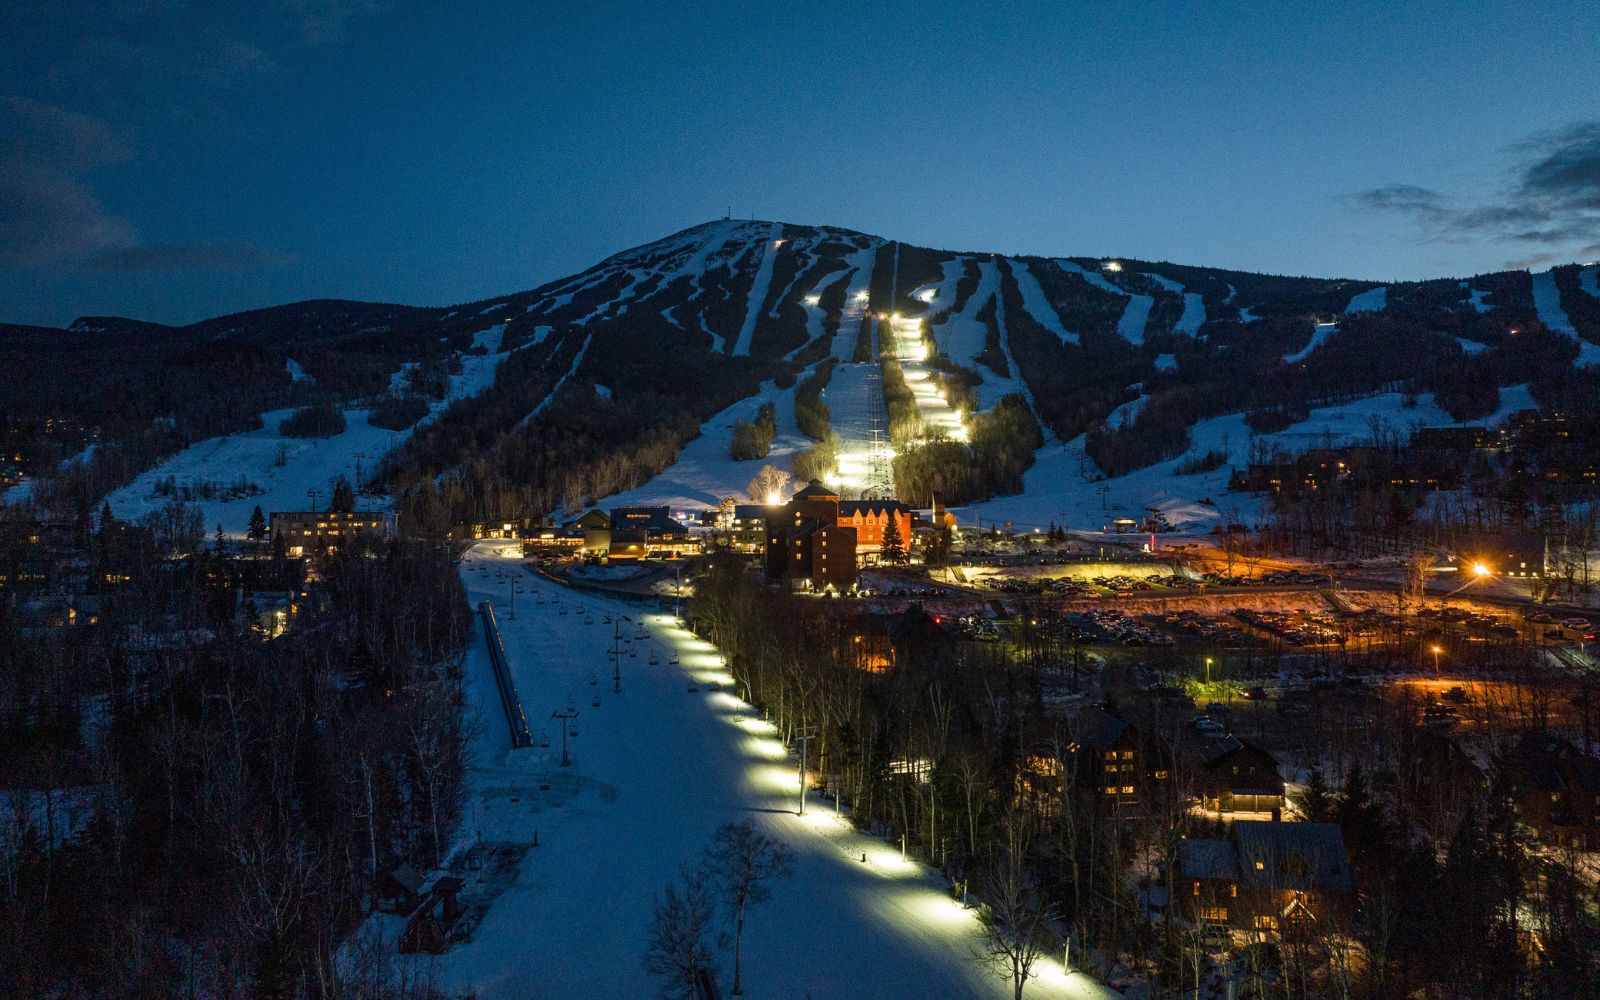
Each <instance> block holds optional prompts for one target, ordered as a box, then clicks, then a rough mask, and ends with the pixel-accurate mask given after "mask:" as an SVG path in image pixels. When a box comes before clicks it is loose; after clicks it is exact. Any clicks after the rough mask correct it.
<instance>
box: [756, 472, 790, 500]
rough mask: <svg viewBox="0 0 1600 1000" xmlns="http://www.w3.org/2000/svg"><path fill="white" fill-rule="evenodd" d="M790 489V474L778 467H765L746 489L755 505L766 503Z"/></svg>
mask: <svg viewBox="0 0 1600 1000" xmlns="http://www.w3.org/2000/svg"><path fill="white" fill-rule="evenodd" d="M788 488H789V473H788V472H786V471H784V470H783V469H780V468H778V467H777V466H776V465H763V466H762V467H761V471H760V472H757V473H756V477H755V478H754V479H752V480H750V484H749V485H748V486H746V487H745V489H746V491H747V492H748V493H749V494H750V499H751V501H752V502H754V503H766V502H767V501H768V500H770V499H771V498H772V497H773V496H774V495H781V494H782V493H783V491H784V490H786V489H788Z"/></svg>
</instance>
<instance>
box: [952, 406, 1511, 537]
mask: <svg viewBox="0 0 1600 1000" xmlns="http://www.w3.org/2000/svg"><path fill="white" fill-rule="evenodd" d="M1141 402H1142V400H1135V401H1133V402H1132V403H1128V404H1124V407H1123V408H1122V410H1121V411H1119V412H1122V411H1129V412H1131V410H1132V409H1133V408H1135V407H1137V406H1138V405H1140V404H1141ZM1403 402H1404V397H1402V396H1401V395H1400V394H1399V393H1385V394H1383V395H1379V396H1373V397H1371V398H1369V399H1362V400H1356V401H1354V402H1351V403H1342V404H1340V405H1338V406H1328V407H1322V408H1320V409H1316V410H1313V411H1311V415H1310V416H1309V417H1308V418H1307V419H1306V420H1304V421H1302V422H1300V423H1298V424H1295V425H1294V426H1292V427H1290V428H1288V429H1287V430H1284V431H1281V432H1279V433H1277V434H1271V435H1265V437H1266V439H1267V440H1269V441H1272V442H1275V443H1277V444H1279V445H1282V446H1283V447H1284V448H1285V449H1288V450H1290V451H1295V452H1301V451H1305V450H1306V449H1308V448H1314V447H1322V446H1325V445H1329V446H1337V445H1340V444H1345V443H1350V442H1354V441H1359V440H1360V439H1362V438H1365V437H1367V436H1369V435H1370V434H1371V432H1372V421H1373V420H1374V419H1376V420H1381V421H1383V422H1385V423H1386V424H1387V425H1388V426H1389V427H1391V428H1400V429H1409V428H1411V427H1412V426H1430V427H1432V426H1448V425H1451V424H1453V423H1455V421H1453V420H1451V419H1450V415H1449V414H1448V413H1445V412H1444V411H1443V410H1441V409H1439V407H1437V406H1436V405H1434V402H1433V397H1432V396H1431V395H1424V396H1422V397H1421V398H1420V399H1419V400H1418V402H1417V405H1416V406H1414V407H1411V408H1409V409H1408V408H1407V407H1405V406H1404V405H1403ZM1533 406H1534V402H1533V399H1532V397H1531V396H1530V395H1529V393H1528V387H1527V386H1525V385H1518V386H1509V387H1507V388H1504V389H1501V390H1500V408H1499V409H1498V410H1497V411H1496V412H1495V413H1494V414H1493V415H1492V416H1490V417H1488V418H1486V419H1485V420H1484V421H1477V422H1486V423H1497V422H1499V421H1502V420H1504V419H1506V417H1508V416H1510V415H1511V414H1512V413H1515V412H1516V411H1517V410H1525V409H1530V408H1532V407H1533ZM1114 419H1115V417H1114ZM1189 439H1190V447H1189V450H1188V451H1187V452H1185V453H1184V454H1183V455H1182V456H1179V457H1178V458H1175V459H1172V460H1170V461H1166V462H1158V463H1156V464H1155V465H1152V466H1149V467H1148V468H1144V469H1139V470H1137V471H1135V472H1131V473H1129V474H1128V475H1125V476H1121V477H1118V478H1116V479H1105V480H1101V479H1100V478H1099V472H1098V469H1097V468H1096V467H1095V465H1094V462H1093V461H1092V460H1090V459H1089V458H1088V457H1087V456H1086V455H1085V454H1084V451H1083V437H1082V436H1081V435H1080V436H1079V437H1077V438H1074V439H1073V440H1072V441H1070V442H1067V443H1066V444H1047V445H1046V446H1045V447H1043V448H1041V449H1040V450H1039V452H1038V454H1037V457H1036V460H1035V462H1034V465H1033V467H1032V468H1031V469H1029V470H1028V471H1027V473H1026V474H1025V475H1024V476H1023V491H1022V492H1021V493H1019V494H1016V495H1014V496H1008V497H999V498H997V499H994V500H990V501H987V502H985V503H981V504H975V505H973V506H972V507H967V508H962V509H958V510H956V511H955V513H956V514H957V516H959V517H960V518H961V523H962V524H963V525H971V524H975V522H976V520H977V519H978V518H980V517H981V518H982V519H983V521H984V522H985V523H987V524H995V523H999V522H1004V521H1011V522H1012V523H1013V525H1014V526H1015V527H1016V528H1018V529H1022V530H1028V529H1032V528H1045V527H1048V526H1049V525H1050V524H1052V523H1054V524H1058V525H1064V526H1066V527H1068V528H1070V529H1072V530H1075V531H1081V530H1090V531H1093V530H1098V529H1099V528H1101V527H1102V526H1103V525H1104V523H1105V522H1106V520H1108V518H1109V517H1119V516H1126V517H1134V518H1139V517H1143V516H1144V514H1145V512H1146V510H1147V509H1150V508H1154V509H1156V510H1160V511H1162V512H1163V513H1164V514H1165V515H1166V517H1167V519H1168V521H1169V522H1170V523H1171V524H1172V525H1173V527H1174V528H1177V529H1179V530H1181V531H1187V532H1195V531H1209V530H1210V529H1211V527H1212V526H1213V525H1215V524H1217V523H1219V522H1220V521H1221V520H1222V519H1223V517H1224V516H1232V517H1235V518H1237V519H1239V520H1242V521H1244V522H1245V523H1255V522H1256V521H1257V520H1258V519H1259V517H1260V515H1261V507H1260V505H1261V501H1260V500H1259V499H1258V498H1255V497H1251V496H1247V495H1243V494H1236V493H1229V492H1228V478H1229V475H1230V472H1231V469H1230V467H1231V466H1238V467H1240V468H1242V467H1244V466H1245V465H1246V464H1248V462H1249V448H1250V440H1251V431H1250V428H1249V427H1248V426H1247V425H1246V424H1245V422H1244V415H1243V414H1239V413H1235V414H1229V415H1227V416H1222V417H1214V418H1212V419H1209V420H1202V421H1200V423H1198V424H1196V425H1195V426H1194V427H1193V428H1192V429H1191V430H1190V432H1189ZM1210 451H1225V452H1226V453H1227V454H1228V462H1227V463H1225V464H1224V465H1223V466H1222V467H1221V468H1218V469H1216V470H1213V471H1211V472H1206V473H1200V474H1196V475H1188V476H1182V475H1179V474H1178V473H1177V466H1178V465H1180V464H1181V463H1182V462H1183V461H1184V460H1185V459H1187V458H1192V457H1194V456H1198V455H1204V454H1206V453H1207V452H1210ZM1101 487H1105V488H1106V493H1105V494H1104V495H1102V494H1101V493H1100V489H1101ZM1201 500H1211V501H1212V503H1210V504H1205V503H1201V502H1200V501H1201Z"/></svg>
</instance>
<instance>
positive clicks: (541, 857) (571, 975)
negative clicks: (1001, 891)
mask: <svg viewBox="0 0 1600 1000" xmlns="http://www.w3.org/2000/svg"><path fill="white" fill-rule="evenodd" d="M462 575H463V577H464V578H465V582H466V585H467V590H468V596H469V599H470V600H471V601H472V602H473V604H474V606H476V602H478V601H479V600H483V599H488V600H491V601H493V602H494V605H495V611H496V615H497V617H498V619H499V622H500V626H501V629H502V637H503V640H504V643H505V647H506V650H507V653H508V655H509V658H510V663H511V671H512V675H513V679H514V681H515V683H516V686H517V691H518V695H519V696H520V698H521V701H522V703H523V705H524V706H525V708H526V711H527V716H528V718H529V720H530V722H531V724H532V728H533V730H534V731H535V733H538V732H539V731H540V730H541V729H543V730H544V732H543V734H542V735H543V737H544V739H543V740H540V739H536V740H535V745H534V746H533V747H531V748H527V749H519V750H511V749H509V745H508V744H509V740H508V736H507V731H506V726H505V725H504V723H503V721H502V717H501V716H500V715H498V714H496V713H499V712H500V705H499V701H498V697H499V696H498V694H497V692H496V690H495V688H494V680H493V678H492V675H491V674H490V671H489V665H488V659H487V653H486V650H485V647H484V643H483V639H482V636H481V632H479V633H477V634H476V636H475V641H474V644H473V646H472V648H471V650H470V651H469V654H468V661H467V684H468V689H469V694H470V697H471V701H472V703H473V705H474V707H476V708H478V709H480V710H481V711H482V713H483V716H484V723H485V724H484V725H483V726H481V727H479V735H478V736H477V738H476V743H475V747H474V749H475V751H476V758H475V759H476V764H475V766H474V768H473V771H472V774H471V783H472V786H473V787H472V789H471V792H470V799H469V805H468V807H467V812H468V814H469V815H471V816H473V817H474V820H475V826H474V830H481V831H482V836H483V839H484V840H485V841H491V842H522V843H529V842H531V841H532V839H533V837H534V835H535V833H537V835H538V840H539V846H538V847H537V848H533V849H532V850H530V851H529V853H528V854H527V855H526V857H525V858H524V859H523V861H522V863H521V868H520V871H519V872H518V874H517V876H516V879H515V882H514V884H512V885H511V886H510V887H509V889H508V890H507V891H506V892H505V893H504V894H503V895H501V896H500V897H499V898H498V899H497V900H496V901H495V902H494V903H493V905H492V906H491V907H490V908H489V910H488V913H487V915H486V916H485V918H484V920H483V922H482V923H481V924H480V925H479V926H478V928H477V929H476V931H475V932H474V934H473V937H472V940H470V941H468V942H465V943H462V944H459V945H456V946H454V947H452V948H451V950H450V951H449V952H447V953H446V954H445V955H443V956H442V957H440V958H437V959H427V961H429V962H432V963H435V966H434V967H435V968H436V969H438V971H439V974H440V977H441V979H442V982H441V985H442V986H444V987H445V988H446V989H453V990H461V989H465V988H467V987H469V986H471V987H474V988H475V989H476V991H477V993H478V995H479V996H482V997H484V998H486V1000H490V998H502V997H504V998H510V997H520V996H527V995H539V996H552V997H566V996H607V997H643V996H649V995H652V994H654V992H655V991H656V987H657V985H658V984H657V982H656V981H655V980H653V979H652V978H651V977H650V976H649V975H648V974H647V973H645V972H644V970H643V969H642V968H641V967H640V963H639V960H640V957H641V956H642V955H643V954H644V951H645V946H646V937H647V928H648V924H649V920H650V915H651V912H652V910H653V908H654V906H655V902H656V899H657V897H658V894H659V893H660V891H661V889H662V887H664V886H665V885H667V884H668V883H669V882H671V881H672V880H673V879H674V878H676V876H677V871H678V866H679V864H680V863H682V862H693V861H695V860H696V859H697V858H698V857H699V856H700V854H701V852H702V851H703V850H704V848H705V847H706V845H707V844H709V843H710V841H711V837H712V834H713V832H714V831H715V830H716V828H717V827H718V826H719V825H721V824H723V823H729V822H739V821H743V820H747V819H748V820H751V821H752V822H754V823H755V824H756V826H757V827H758V828H759V829H760V830H761V831H762V832H764V833H766V834H768V835H769V836H772V837H775V838H777V839H780V840H782V841H783V842H785V843H787V844H788V845H789V846H790V847H791V848H792V849H794V851H795V852H796V858H795V866H794V874H793V876H792V877H791V878H788V879H784V880H781V881H778V882H775V883H774V884H773V886H772V889H773V896H772V900H771V902H769V903H767V904H766V905H764V906H761V907H759V908H757V909H754V910H752V911H751V912H750V914H749V916H748V918H747V921H746V925H745V933H744V955H743V970H744V981H745V989H746V993H747V995H749V996H751V997H758V998H759V997H803V996H808V995H809V996H813V997H860V996H872V997H887V998H900V997H904V998H912V997H949V998H974V1000H988V998H994V1000H1000V998H1002V997H1009V996H1011V987H1010V985H1009V984H1008V983H1006V982H1003V981H1001V980H1000V979H997V978H995V977H993V976H991V975H989V974H988V973H986V972H985V971H984V970H983V969H981V968H980V967H979V966H978V965H977V964H976V963H975V962H974V961H973V960H972V958H971V954H972V949H973V948H974V947H976V946H977V944H978V941H979V938H978V933H979V925H978V921H977V917H976V915H975V913H974V912H973V911H972V910H970V909H965V908H963V907H962V906H961V905H960V904H959V903H958V902H956V901H955V900H954V899H952V898H951V896H950V894H949V893H948V891H947V884H946V882H945V881H944V879H943V878H942V877H941V876H939V875H938V874H937V873H936V872H934V871H933V870H932V869H929V868H927V867H925V866H923V865H921V864H919V863H917V862H916V861H914V860H902V858H901V854H900V850H899V847H898V845H890V844H887V843H885V842H884V841H882V840H878V839H876V838H873V837H868V836H865V835H863V834H860V833H857V832H856V831H855V830H853V829H852V828H851V827H850V825H849V823H848V822H847V821H845V820H843V819H836V818H835V816H834V806H833V804H832V802H831V801H828V800H824V799H822V798H821V797H819V796H817V795H816V794H815V792H813V793H812V794H811V796H810V799H809V802H808V804H807V806H806V810H805V815H804V816H800V815H798V814H797V808H798V804H799V803H798V800H799V779H798V767H797V763H798V762H797V761H796V760H795V758H794V757H793V756H791V755H790V753H789V751H788V749H787V748H786V747H785V746H784V745H783V743H782V742H780V740H779V733H778V732H777V730H776V728H775V727H774V726H772V725H771V724H770V723H768V722H766V721H764V720H763V719H762V718H761V717H760V715H759V713H757V712H755V711H754V710H753V709H752V708H751V707H750V706H749V705H748V704H747V703H745V702H744V701H742V700H741V699H740V698H738V697H737V696H736V695H735V694H734V693H733V690H732V689H733V686H734V680H733V678H732V677H731V676H730V675H729V674H728V673H727V668H726V666H725V665H724V663H723V660H722V657H721V655H720V653H719V651H718V650H717V649H716V648H715V647H714V646H712V645H711V644H710V643H708V642H705V641H703V640H701V639H699V638H696V637H695V636H693V635H692V634H690V633H689V632H687V631H685V630H683V629H682V628H679V627H678V626H677V625H676V623H675V620H674V618H673V617H671V616H670V615H667V614H662V613H658V612H656V611H655V610H654V609H653V605H652V606H650V607H641V606H640V605H638V604H636V603H626V604H625V603H622V602H619V601H613V600H609V599H604V598H600V597H596V596H593V595H590V594H584V593H581V592H574V591H570V590H567V589H566V588H563V587H560V586H557V585H555V584H553V583H550V582H548V581H545V580H542V579H540V578H537V577H535V576H533V575H532V574H531V573H529V572H527V571H526V570H524V569H523V568H522V567H521V565H520V562H519V561H518V560H517V559H516V558H515V557H514V555H513V554H512V550H511V549H510V547H509V546H508V545H506V544H504V543H497V542H485V543H482V544H480V545H478V546H477V547H475V548H474V549H472V550H471V551H470V552H469V553H468V554H467V556H466V558H465V559H464V561H463V563H462ZM513 579H514V580H517V581H518V582H519V584H520V586H521V593H520V594H518V595H517V596H516V612H517V614H516V617H515V618H512V617H511V616H510V614H509V612H510V606H509V605H510V600H511V596H512V595H511V593H510V589H511V586H512V584H511V581H512V580H513ZM580 608H581V609H582V611H581V612H580V611H579V610H578V609H580ZM563 611H565V612H566V613H565V614H563V613H562V612H563ZM625 615H626V616H632V619H633V620H624V618H623V617H622V616H625ZM607 616H609V617H610V618H611V619H612V623H611V624H606V623H605V618H606V617H607ZM591 622H592V624H590V623H591ZM619 625H621V626H622V630H621V631H622V635H623V636H625V637H626V638H627V639H628V640H629V641H627V642H624V643H623V648H624V652H623V655H622V657H621V658H620V659H619V660H618V661H616V662H619V663H620V664H621V670H620V674H621V687H622V693H620V694H617V693H614V691H613V687H614V686H615V682H614V681H613V668H612V662H613V661H612V660H611V659H609V657H608V652H609V650H610V649H611V647H612V645H613V642H614V636H615V635H616V629H617V627H618V626H619ZM640 629H643V630H644V631H645V632H646V633H647V637H645V638H637V637H638V636H639V634H640V631H639V630H640ZM630 650H631V651H632V653H630ZM652 657H654V658H655V660H656V661H657V662H656V663H654V664H652V663H651V662H650V660H651V658H652ZM673 657H676V658H677V659H678V660H679V663H677V664H674V663H672V662H671V660H672V658H673ZM596 702H598V703H599V704H598V705H596ZM568 706H571V707H572V708H573V709H574V710H575V711H576V712H577V718H576V719H575V720H574V722H573V726H574V728H576V730H577V735H576V736H573V737H572V738H571V739H570V746H571V756H572V764H571V766H570V767H562V766H560V764H559V760H560V753H561V730H560V728H559V723H558V722H555V721H553V720H551V718H550V715H551V713H552V712H554V711H558V710H565V709H566V708H567V707H568ZM542 742H549V744H550V746H549V747H548V748H545V747H543V746H541V745H540V744H541V743H542ZM541 785H544V786H546V787H544V788H542V789H541V787H540V786H541ZM472 839H473V836H472V835H471V834H468V835H466V836H463V837H462V838H461V841H460V843H459V844H458V847H466V846H467V845H468V844H470V843H471V841H472ZM863 856H864V857H865V860H864V861H863V860H862V858H863ZM473 874H474V873H473V872H468V873H467V877H468V879H469V886H470V885H471V882H470V880H471V878H472V876H473ZM718 964H719V966H720V967H721V970H722V977H721V978H722V979H723V980H724V985H726V980H727V978H728V971H729V968H728V967H729V966H730V965H731V960H730V959H729V958H727V957H726V956H722V957H721V958H720V960H719V963H718ZM1027 995H1028V996H1029V997H1030V998H1042V1000H1071V998H1083V1000H1101V998H1105V1000H1109V998H1111V997H1113V996H1115V994H1113V993H1111V992H1110V991H1109V990H1107V989H1106V988H1105V987H1103V986H1100V985H1099V984H1098V983H1095V982H1094V981H1093V980H1091V979H1090V978H1089V977H1088V976H1086V975H1084V974H1082V973H1078V972H1073V973H1070V974H1068V973H1067V972H1066V971H1064V969H1063V966H1062V964H1061V958H1060V955H1059V954H1049V955H1046V956H1042V957H1041V958H1040V960H1039V963H1038V967H1037V968H1036V972H1035V978H1032V979H1030V980H1029V982H1028V984H1027Z"/></svg>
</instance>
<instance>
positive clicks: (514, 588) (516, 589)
mask: <svg viewBox="0 0 1600 1000" xmlns="http://www.w3.org/2000/svg"><path fill="white" fill-rule="evenodd" d="M520 593H522V581H521V580H512V581H511V610H510V611H509V612H508V613H507V614H506V617H507V618H510V619H512V620H515V619H516V617H517V595H518V594H520Z"/></svg>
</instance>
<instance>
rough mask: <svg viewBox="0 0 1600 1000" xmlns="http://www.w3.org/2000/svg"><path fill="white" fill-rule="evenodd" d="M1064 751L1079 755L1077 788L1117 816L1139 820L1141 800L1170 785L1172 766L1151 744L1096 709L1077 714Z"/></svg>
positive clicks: (1131, 727)
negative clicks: (1074, 728) (1102, 803)
mask: <svg viewBox="0 0 1600 1000" xmlns="http://www.w3.org/2000/svg"><path fill="white" fill-rule="evenodd" d="M1068 750H1069V752H1071V753H1073V754H1075V755H1076V756H1077V760H1076V761H1075V763H1076V765H1077V766H1076V781H1077V783H1078V785H1079V786H1080V787H1082V788H1084V789H1086V790H1088V791H1090V792H1092V793H1094V796H1095V798H1097V799H1099V800H1100V801H1102V802H1105V803H1107V804H1109V805H1110V806H1111V807H1112V808H1113V809H1114V810H1115V811H1116V812H1117V813H1118V814H1119V815H1123V816H1130V817H1131V816H1136V815H1139V813H1141V812H1142V811H1143V805H1144V798H1145V797H1146V796H1148V795H1150V794H1152V793H1153V792H1155V791H1157V790H1159V789H1161V788H1164V787H1165V786H1166V785H1167V783H1168V782H1169V780H1170V775H1171V770H1170V767H1169V766H1168V763H1167V761H1166V760H1165V759H1164V758H1165V755H1164V754H1163V753H1162V752H1161V751H1160V750H1159V748H1158V746H1157V745H1156V743H1155V741H1153V740H1151V739H1149V738H1148V737H1147V736H1146V735H1145V734H1144V732H1143V731H1141V730H1140V729H1139V728H1138V727H1136V726H1134V725H1132V724H1130V723H1128V722H1124V721H1123V720H1121V719H1119V718H1117V717H1116V716H1114V715H1111V714H1110V713H1108V712H1105V711H1102V710H1101V709H1098V708H1090V709H1087V710H1085V711H1084V712H1082V713H1081V714H1079V716H1078V720H1077V733H1076V736H1075V738H1074V739H1073V741H1072V743H1071V744H1070V745H1069V746H1068Z"/></svg>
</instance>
